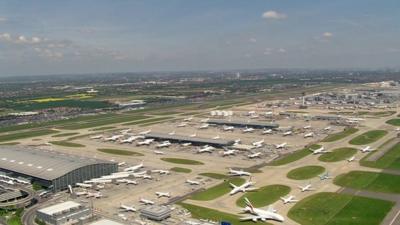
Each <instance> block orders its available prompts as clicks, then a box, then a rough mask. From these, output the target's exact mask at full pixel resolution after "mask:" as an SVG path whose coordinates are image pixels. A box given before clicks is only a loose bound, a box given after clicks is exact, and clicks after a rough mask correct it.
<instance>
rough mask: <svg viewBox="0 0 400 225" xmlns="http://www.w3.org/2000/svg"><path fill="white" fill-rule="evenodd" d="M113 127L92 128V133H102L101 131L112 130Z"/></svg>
mask: <svg viewBox="0 0 400 225" xmlns="http://www.w3.org/2000/svg"><path fill="white" fill-rule="evenodd" d="M114 128H115V127H98V128H93V129H92V131H102V130H110V129H114Z"/></svg>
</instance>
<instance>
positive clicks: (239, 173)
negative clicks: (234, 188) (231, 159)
mask: <svg viewBox="0 0 400 225" xmlns="http://www.w3.org/2000/svg"><path fill="white" fill-rule="evenodd" d="M229 174H230V175H231V176H251V173H249V172H246V171H243V170H234V169H232V168H229Z"/></svg>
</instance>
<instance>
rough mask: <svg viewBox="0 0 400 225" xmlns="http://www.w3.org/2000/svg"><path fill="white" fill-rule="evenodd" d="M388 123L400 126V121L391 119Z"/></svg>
mask: <svg viewBox="0 0 400 225" xmlns="http://www.w3.org/2000/svg"><path fill="white" fill-rule="evenodd" d="M386 123H387V124H390V125H393V126H400V119H391V120H388V121H386Z"/></svg>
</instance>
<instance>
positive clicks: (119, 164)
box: [118, 162, 126, 166]
mask: <svg viewBox="0 0 400 225" xmlns="http://www.w3.org/2000/svg"><path fill="white" fill-rule="evenodd" d="M125 165H126V162H119V163H118V166H125Z"/></svg>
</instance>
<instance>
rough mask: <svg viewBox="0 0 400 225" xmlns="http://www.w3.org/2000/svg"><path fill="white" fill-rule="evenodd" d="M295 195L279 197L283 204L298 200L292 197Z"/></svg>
mask: <svg viewBox="0 0 400 225" xmlns="http://www.w3.org/2000/svg"><path fill="white" fill-rule="evenodd" d="M294 198H295V197H294V196H293V195H290V196H288V197H286V198H285V197H281V200H282V201H283V204H287V203H294V202H298V201H299V200H296V199H294Z"/></svg>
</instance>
